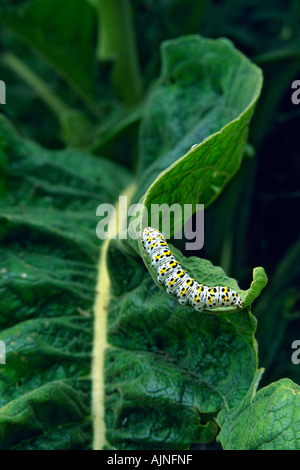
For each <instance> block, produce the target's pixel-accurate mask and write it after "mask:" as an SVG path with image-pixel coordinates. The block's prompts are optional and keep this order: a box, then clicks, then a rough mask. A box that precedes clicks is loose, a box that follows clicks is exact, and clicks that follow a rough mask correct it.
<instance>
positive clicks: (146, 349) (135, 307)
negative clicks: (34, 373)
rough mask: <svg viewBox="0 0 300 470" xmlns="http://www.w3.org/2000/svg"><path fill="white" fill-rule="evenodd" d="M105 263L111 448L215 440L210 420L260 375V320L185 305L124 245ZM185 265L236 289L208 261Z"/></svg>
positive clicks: (113, 248)
mask: <svg viewBox="0 0 300 470" xmlns="http://www.w3.org/2000/svg"><path fill="white" fill-rule="evenodd" d="M180 261H181V262H182V259H180ZM108 263H109V264H108V266H109V275H110V278H111V280H112V283H111V301H110V303H109V312H108V335H107V340H108V344H109V347H108V350H107V354H106V384H107V385H106V402H105V403H106V425H107V434H106V437H107V440H108V445H109V446H113V447H116V448H121V449H173V450H174V449H187V448H189V446H190V444H191V443H192V442H206V441H208V440H211V439H212V438H213V437H214V435H215V434H216V432H217V428H216V427H215V425H214V422H213V421H212V417H213V416H217V413H218V411H219V410H220V409H222V407H223V406H224V401H225V402H226V404H227V406H228V407H229V408H232V407H233V406H235V405H237V404H239V403H240V400H241V399H242V398H243V397H244V395H245V393H246V392H247V390H248V387H249V386H250V384H251V381H252V378H253V375H254V373H255V371H256V367H257V351H256V344H255V341H254V332H255V328H256V321H255V318H254V317H253V316H252V315H251V314H249V313H248V312H246V311H245V310H244V311H242V312H235V313H228V312H223V313H224V315H221V316H217V315H207V314H199V313H195V311H194V310H193V309H190V308H188V307H183V306H180V305H179V304H178V303H177V302H176V301H175V300H174V299H172V298H171V297H170V296H168V295H167V294H166V293H165V292H163V291H161V290H160V289H158V287H157V286H156V285H155V284H154V283H153V281H152V279H150V278H149V276H148V275H147V272H145V270H144V271H143V269H142V264H140V262H139V261H138V260H137V259H136V260H134V259H132V257H130V256H126V255H124V253H122V251H121V250H120V246H119V242H114V243H112V242H111V243H110V247H109V251H108ZM134 265H135V266H134ZM186 265H189V268H190V271H191V272H192V273H193V274H195V273H196V274H199V275H201V274H202V275H204V273H205V276H204V282H207V283H208V284H210V283H211V282H216V281H218V282H220V283H224V284H227V285H230V286H232V287H235V288H236V285H237V284H236V281H234V280H233V279H229V278H228V277H227V276H226V275H225V274H224V272H222V270H221V269H220V268H216V267H214V266H212V265H211V263H209V262H208V261H206V260H199V259H196V258H193V259H191V258H189V259H188V260H187V261H186ZM186 265H185V267H186ZM132 272H135V273H136V276H135V277H133V276H132ZM226 313H227V314H226ZM203 426H204V427H203ZM208 430H209V432H208Z"/></svg>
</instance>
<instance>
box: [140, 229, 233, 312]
mask: <svg viewBox="0 0 300 470" xmlns="http://www.w3.org/2000/svg"><path fill="white" fill-rule="evenodd" d="M142 244H143V247H144V250H145V252H146V254H147V255H148V256H149V258H150V259H151V265H152V267H153V268H154V269H155V270H156V272H157V282H158V283H159V284H163V285H164V286H165V289H166V291H167V293H168V294H170V295H173V296H175V298H176V299H177V300H178V302H179V303H180V304H181V305H186V304H189V305H192V306H193V307H194V309H195V310H196V311H197V312H201V311H202V310H204V309H214V308H217V307H238V308H242V300H241V298H240V296H239V295H238V294H237V293H236V292H235V291H234V290H233V289H230V288H229V287H226V286H212V287H207V286H205V285H203V284H200V283H199V282H197V281H196V280H195V279H193V278H192V277H190V276H189V275H188V273H187V272H186V271H185V270H184V269H183V268H182V267H181V265H180V263H179V262H178V261H177V260H176V258H175V256H174V254H173V253H172V251H171V250H170V248H169V246H168V244H167V242H166V240H165V238H164V237H163V235H162V234H161V233H160V232H159V231H158V230H157V229H155V228H151V227H146V228H145V229H144V230H143V234H142Z"/></svg>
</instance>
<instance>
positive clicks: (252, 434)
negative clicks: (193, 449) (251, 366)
mask: <svg viewBox="0 0 300 470" xmlns="http://www.w3.org/2000/svg"><path fill="white" fill-rule="evenodd" d="M261 374H262V370H260V371H258V372H257V374H256V376H255V378H254V380H253V383H252V385H251V387H250V389H249V391H248V393H247V394H246V396H245V398H244V399H243V400H242V401H241V403H240V405H239V406H237V407H236V408H235V409H234V410H229V411H228V410H226V409H224V410H223V411H222V412H221V413H220V415H219V416H218V423H219V425H220V426H221V432H220V434H219V436H218V440H219V441H220V442H221V443H222V446H223V447H224V449H228V450H230V449H234V450H280V449H281V450H282V449H284V450H299V449H300V427H299V422H300V387H299V385H297V384H295V383H294V382H293V381H292V380H289V379H281V380H279V381H278V382H274V383H271V384H270V385H268V386H267V387H264V388H262V389H261V390H259V391H258V392H256V389H257V386H258V382H259V380H260V377H261Z"/></svg>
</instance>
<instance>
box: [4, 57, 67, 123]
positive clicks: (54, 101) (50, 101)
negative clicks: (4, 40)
mask: <svg viewBox="0 0 300 470" xmlns="http://www.w3.org/2000/svg"><path fill="white" fill-rule="evenodd" d="M1 60H2V62H3V63H4V64H5V65H6V66H7V67H8V68H10V69H11V70H12V71H13V72H14V73H16V74H17V75H18V76H19V77H20V78H21V79H22V80H24V81H25V82H26V83H27V84H28V85H29V86H30V87H31V88H32V89H33V90H34V91H35V92H36V94H37V95H38V96H39V97H40V98H41V99H42V100H43V101H44V102H45V103H46V104H47V106H49V108H50V109H51V110H52V111H53V113H54V114H55V115H56V116H57V118H58V119H60V118H61V115H62V114H63V113H65V112H66V111H68V110H69V107H68V106H67V105H66V104H65V103H64V102H63V101H62V100H61V99H60V98H59V97H57V96H56V95H55V94H54V93H53V90H52V89H51V87H50V86H49V85H47V84H46V83H45V82H44V81H43V80H41V79H40V77H38V76H37V75H36V73H35V72H33V71H32V70H31V69H30V68H29V67H28V66H27V65H26V64H25V63H24V62H23V61H22V60H21V59H19V58H18V57H16V56H15V55H14V54H12V53H11V52H5V53H4V54H3V55H2V56H1Z"/></svg>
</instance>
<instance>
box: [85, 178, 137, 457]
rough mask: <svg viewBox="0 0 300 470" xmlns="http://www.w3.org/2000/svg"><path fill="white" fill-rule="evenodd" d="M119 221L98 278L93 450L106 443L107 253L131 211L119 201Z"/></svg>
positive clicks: (113, 226)
mask: <svg viewBox="0 0 300 470" xmlns="http://www.w3.org/2000/svg"><path fill="white" fill-rule="evenodd" d="M135 189H136V186H135V183H131V184H130V185H129V186H128V187H127V188H126V190H125V191H124V193H122V196H127V198H128V203H129V202H130V200H131V199H132V196H133V194H134V192H135ZM115 209H116V220H115V223H111V224H110V225H109V231H108V236H107V238H106V239H105V240H104V242H103V245H102V249H101V254H100V259H99V263H98V280H97V287H96V298H95V304H94V315H95V319H94V343H93V344H94V346H93V356H92V413H93V420H94V441H93V449H94V450H101V449H103V447H104V445H105V420H104V355H105V349H106V348H107V342H106V320H107V312H108V304H109V292H110V279H109V274H108V270H107V265H106V254H107V249H108V245H109V242H110V237H111V236H112V235H118V233H119V232H120V230H122V229H123V228H125V224H126V221H127V213H122V214H121V217H120V218H118V217H119V210H118V202H117V203H116V205H115Z"/></svg>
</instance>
